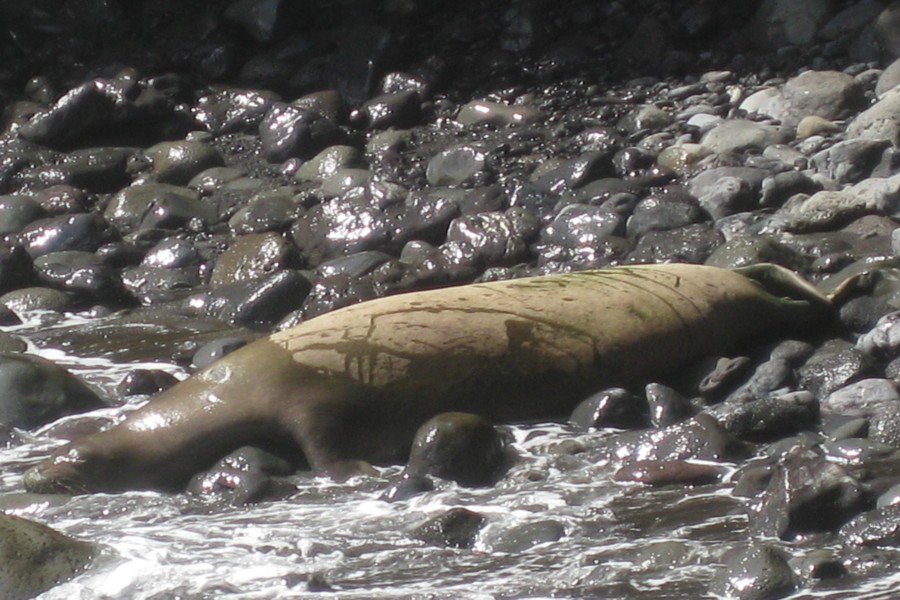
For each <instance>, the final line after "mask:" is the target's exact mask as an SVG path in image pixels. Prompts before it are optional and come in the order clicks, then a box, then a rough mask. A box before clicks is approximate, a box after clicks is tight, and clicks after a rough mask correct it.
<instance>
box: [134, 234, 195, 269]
mask: <svg viewBox="0 0 900 600" xmlns="http://www.w3.org/2000/svg"><path fill="white" fill-rule="evenodd" d="M199 261H200V253H199V252H198V251H197V247H196V246H195V245H194V244H193V243H192V242H190V241H188V240H182V239H178V238H175V237H168V238H164V239H162V240H160V242H159V243H158V244H156V245H155V246H153V247H152V248H150V250H148V251H147V253H146V254H145V255H144V258H143V259H142V260H141V264H142V265H144V266H147V267H159V268H161V269H180V268H182V267H191V266H195V265H196V264H197V263H198V262H199Z"/></svg>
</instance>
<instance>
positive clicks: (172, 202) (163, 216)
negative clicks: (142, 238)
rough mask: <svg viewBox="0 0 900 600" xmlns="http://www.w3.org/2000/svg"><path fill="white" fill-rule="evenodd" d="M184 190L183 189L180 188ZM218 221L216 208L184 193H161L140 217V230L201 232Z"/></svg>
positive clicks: (152, 200)
mask: <svg viewBox="0 0 900 600" xmlns="http://www.w3.org/2000/svg"><path fill="white" fill-rule="evenodd" d="M182 189H185V188H182ZM217 221H218V216H217V214H216V207H215V206H214V205H212V204H210V203H207V202H204V201H203V200H200V199H197V198H194V197H192V196H191V195H190V194H185V193H177V192H176V193H163V194H160V195H159V196H156V197H153V198H152V199H151V200H150V203H149V204H148V205H147V206H146V208H145V210H144V212H143V214H142V215H141V220H140V224H139V225H138V229H140V230H152V229H169V230H175V229H181V228H182V227H186V228H188V229H190V230H195V231H196V230H201V229H203V228H205V227H208V226H209V225H212V224H214V223H216V222H217Z"/></svg>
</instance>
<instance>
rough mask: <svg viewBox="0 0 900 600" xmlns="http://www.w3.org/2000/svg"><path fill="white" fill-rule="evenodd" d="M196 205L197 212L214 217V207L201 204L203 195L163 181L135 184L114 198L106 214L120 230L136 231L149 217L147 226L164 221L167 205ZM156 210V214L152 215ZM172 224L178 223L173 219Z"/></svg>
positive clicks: (111, 222) (125, 231)
mask: <svg viewBox="0 0 900 600" xmlns="http://www.w3.org/2000/svg"><path fill="white" fill-rule="evenodd" d="M179 206H181V207H195V211H194V212H195V213H198V214H200V215H201V216H204V217H206V218H207V219H213V218H214V215H213V211H212V208H211V207H205V206H204V205H203V204H201V200H200V195H199V194H198V193H197V192H195V191H193V190H189V189H187V188H183V187H179V186H175V185H169V184H164V183H147V184H141V185H132V186H129V187H127V188H125V189H123V190H121V191H120V192H119V193H117V194H116V195H115V196H113V197H112V199H111V200H110V202H109V204H108V205H107V206H106V209H105V210H104V212H103V216H104V217H105V218H106V220H107V221H108V222H109V223H110V224H111V225H113V226H114V227H116V228H117V229H118V230H119V231H120V232H121V233H123V234H124V233H130V232H132V231H134V230H136V229H137V228H138V227H139V226H141V225H142V223H144V221H145V217H146V215H148V214H150V215H151V217H150V218H148V219H147V220H146V223H145V226H147V227H149V226H152V225H159V224H164V221H163V220H162V217H164V216H165V211H166V209H167V207H172V208H176V207H179ZM153 213H157V214H155V215H153ZM171 226H173V227H174V226H176V224H175V223H174V222H173V223H172V224H171Z"/></svg>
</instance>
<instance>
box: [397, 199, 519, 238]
mask: <svg viewBox="0 0 900 600" xmlns="http://www.w3.org/2000/svg"><path fill="white" fill-rule="evenodd" d="M447 191H448V190H446V189H440V188H439V189H436V190H435V191H434V193H424V194H423V193H416V192H412V193H410V194H409V195H408V196H407V197H406V199H405V200H404V201H403V203H402V205H401V204H398V205H397V206H396V207H395V210H396V211H397V212H396V213H394V215H395V216H394V218H395V224H394V228H395V229H394V233H393V238H394V242H395V243H396V244H399V243H401V242H403V243H405V242H406V241H409V240H418V241H424V242H433V243H440V242H442V241H443V240H445V239H446V238H447V233H448V230H449V227H450V223H451V222H452V221H453V219H455V218H457V217H458V216H460V212H461V207H460V204H461V203H462V202H463V200H464V199H463V198H457V197H454V196H453V195H451V194H447V193H446V192H447ZM513 222H514V223H516V224H519V221H518V220H514V221H513Z"/></svg>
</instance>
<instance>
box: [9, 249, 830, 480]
mask: <svg viewBox="0 0 900 600" xmlns="http://www.w3.org/2000/svg"><path fill="white" fill-rule="evenodd" d="M831 313H832V310H831V305H830V304H829V302H828V300H827V299H826V298H825V297H823V296H821V295H820V294H819V293H818V292H816V291H815V289H814V288H813V287H811V286H810V285H809V284H808V283H806V282H805V281H803V280H802V279H800V278H799V277H798V276H796V275H795V274H793V273H791V272H790V271H787V270H785V269H783V268H781V267H776V266H773V265H766V266H756V267H750V268H746V269H744V270H742V271H730V270H725V269H720V268H716V267H707V266H700V265H686V264H669V265H641V266H629V267H614V268H609V269H600V270H593V271H582V272H576V273H569V274H564V275H550V276H543V277H535V278H526V279H514V280H508V281H497V282H489V283H477V284H471V285H465V286H459V287H452V288H443V289H437V290H429V291H420V292H411V293H405V294H399V295H396V296H389V297H385V298H380V299H377V300H371V301H368V302H364V303H361V304H357V305H354V306H350V307H346V308H343V309H340V310H336V311H334V312H331V313H328V314H325V315H322V316H320V317H316V318H313V319H310V320H309V321H306V322H304V323H301V324H300V325H297V326H296V327H293V328H290V329H287V330H284V331H281V332H278V333H275V334H273V335H271V336H269V337H268V338H263V339H261V340H258V341H256V342H253V343H252V344H249V345H247V346H245V347H244V348H241V349H239V350H237V351H235V352H233V353H231V354H229V355H227V356H225V357H224V358H222V359H221V360H219V361H217V362H216V363H214V364H212V365H210V366H209V367H207V368H205V369H203V370H201V371H199V372H197V373H196V374H195V375H194V376H192V377H190V378H188V379H186V380H184V381H183V382H181V383H179V384H178V385H176V386H174V387H173V388H170V389H169V390H167V391H166V392H163V393H162V394H161V395H159V396H157V397H156V398H154V399H153V400H152V401H150V402H149V403H148V404H147V405H145V406H144V407H142V408H141V409H139V410H137V411H135V412H134V413H132V414H130V415H128V417H127V418H126V419H125V420H124V421H123V422H121V423H119V424H117V425H116V426H114V427H112V428H111V429H109V430H107V431H103V432H100V433H96V434H93V435H89V436H87V437H84V438H82V439H79V440H76V441H74V442H73V443H70V444H68V445H66V446H63V447H62V448H60V449H59V450H57V451H56V452H54V453H53V455H52V456H51V457H50V458H49V459H47V460H45V461H43V462H42V463H40V464H39V465H38V466H36V467H34V468H32V469H31V470H29V471H28V472H27V473H26V476H25V479H24V481H25V486H26V487H27V488H28V489H30V490H32V491H41V492H54V491H69V492H88V491H106V492H112V491H119V490H124V489H130V488H145V489H172V488H178V487H180V486H183V485H184V483H185V482H187V481H188V480H189V479H190V477H191V476H192V475H194V474H195V473H196V472H198V471H200V470H202V469H204V468H208V467H209V466H210V465H211V464H213V463H214V462H215V461H216V460H218V459H219V458H221V457H222V456H224V455H225V454H227V453H228V452H230V451H233V450H234V449H236V448H238V447H240V446H244V445H257V446H260V445H263V446H268V447H270V448H274V449H280V451H282V452H291V451H293V452H294V453H295V454H298V455H301V454H302V456H303V457H305V459H306V462H307V463H308V465H309V466H310V467H311V468H312V469H313V470H315V471H317V472H320V473H326V474H330V475H332V476H338V477H339V476H340V475H341V474H346V473H347V472H348V469H349V470H350V472H352V465H353V464H354V463H358V462H359V461H367V462H369V463H375V464H393V463H399V462H402V461H403V460H404V459H405V458H406V456H407V455H408V452H409V449H410V445H411V443H412V440H413V436H414V434H415V432H416V430H417V428H418V427H419V426H420V425H422V424H423V423H425V422H426V421H427V420H428V419H430V418H431V417H433V416H435V415H437V414H440V413H443V412H454V411H455V412H469V413H475V414H479V415H481V416H483V417H485V418H487V419H490V420H491V421H494V422H512V421H525V420H536V419H544V420H547V419H553V418H558V417H564V416H565V415H568V414H569V413H570V412H571V410H572V409H573V407H574V406H575V405H576V404H577V403H578V402H579V401H580V400H582V399H584V398H585V397H586V396H588V395H589V394H590V393H592V392H595V391H597V390H598V389H602V388H607V387H611V386H626V387H627V386H629V385H636V384H639V383H643V382H646V381H648V380H651V379H654V378H659V377H662V376H664V375H665V374H667V373H671V372H672V371H673V370H676V369H678V368H679V367H683V366H684V365H686V364H687V363H689V362H690V361H692V360H694V359H696V358H699V357H701V356H705V355H709V354H721V353H724V352H726V351H728V350H729V349H733V348H734V347H735V346H738V345H740V344H746V343H748V342H750V341H753V340H755V339H758V338H760V337H763V336H766V335H767V334H768V335H771V334H773V333H779V334H784V333H785V332H786V331H787V330H788V329H789V328H791V329H797V328H802V327H808V326H811V325H813V324H816V323H822V322H823V319H827V318H830V315H831ZM297 450H299V452H297Z"/></svg>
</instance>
